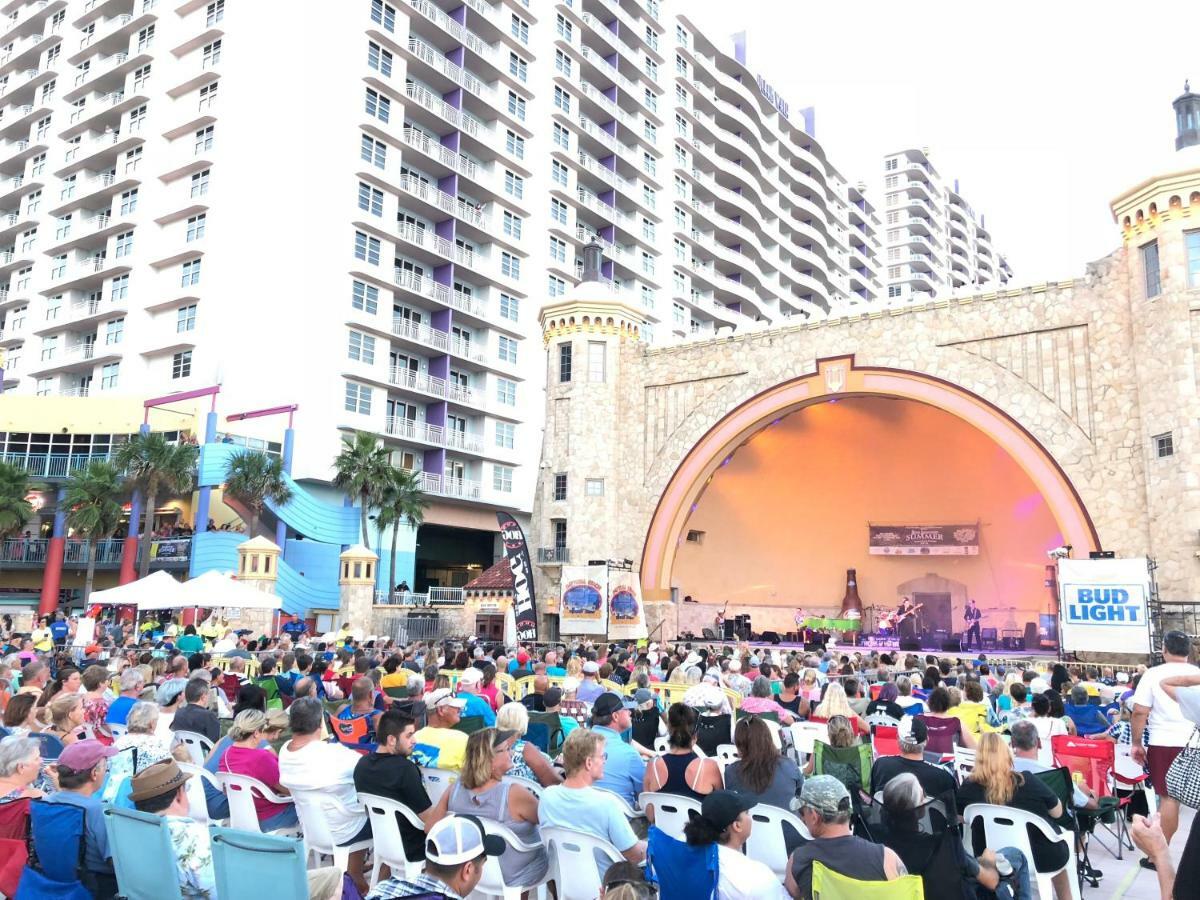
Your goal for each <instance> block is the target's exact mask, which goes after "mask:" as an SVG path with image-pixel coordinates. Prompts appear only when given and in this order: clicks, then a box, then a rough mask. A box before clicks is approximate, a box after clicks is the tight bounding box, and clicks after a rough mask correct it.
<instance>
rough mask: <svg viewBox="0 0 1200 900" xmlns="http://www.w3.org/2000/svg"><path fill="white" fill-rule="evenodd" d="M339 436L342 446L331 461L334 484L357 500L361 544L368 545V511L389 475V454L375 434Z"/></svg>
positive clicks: (363, 433) (363, 432)
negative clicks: (360, 519) (360, 521)
mask: <svg viewBox="0 0 1200 900" xmlns="http://www.w3.org/2000/svg"><path fill="white" fill-rule="evenodd" d="M342 440H343V441H344V442H345V446H344V447H343V448H342V452H341V453H339V454H338V455H337V459H335V460H334V461H333V468H334V476H333V486H334V487H336V488H337V489H338V490H341V491H345V492H346V494H347V496H349V497H350V498H351V499H352V500H354V499H356V500H358V504H359V509H360V512H361V514H362V538H363V546H364V547H370V546H371V541H370V537H369V536H368V534H367V513H368V511H369V510H370V508H371V507H372V506H373V505H374V504H375V498H376V496H377V495H378V492H379V491H380V490H381V489H382V487H383V486H384V485H385V484H387V482H388V479H389V478H390V475H389V473H390V472H391V471H392V466H391V463H390V462H389V459H388V456H389V454H388V451H387V449H386V448H385V447H383V446H382V445H380V443H379V441H377V440H376V439H375V438H374V436H372V435H370V434H367V433H366V432H365V431H356V432H355V433H354V436H353V437H349V436H344V437H343V438H342Z"/></svg>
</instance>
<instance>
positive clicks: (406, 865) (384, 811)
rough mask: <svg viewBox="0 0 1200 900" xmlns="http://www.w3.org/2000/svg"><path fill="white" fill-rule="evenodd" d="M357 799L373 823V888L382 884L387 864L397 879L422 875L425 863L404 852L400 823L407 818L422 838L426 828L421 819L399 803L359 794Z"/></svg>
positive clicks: (376, 796)
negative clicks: (381, 873) (382, 876)
mask: <svg viewBox="0 0 1200 900" xmlns="http://www.w3.org/2000/svg"><path fill="white" fill-rule="evenodd" d="M358 799H359V800H360V801H362V805H363V806H364V807H365V808H366V810H367V818H368V819H370V820H371V838H372V840H373V841H374V842H375V853H374V857H375V864H374V866H373V867H372V869H371V884H376V883H378V881H379V873H380V869H381V868H382V867H383V866H384V864H386V865H387V866H388V868H390V869H391V870H392V874H393V875H395V876H396V877H397V878H401V877H403V878H411V877H413V876H414V875H417V874H419V873H420V871H421V869H422V868H423V867H424V865H425V860H424V859H418V860H410V859H409V858H408V855H407V854H406V853H405V852H404V837H403V833H402V832H401V830H400V819H401V818H404V820H405V821H407V822H408V824H409V825H411V826H412V827H413V828H415V829H416V830H417V831H419V832H421V833H422V834H423V833H424V831H425V825H424V823H423V822H422V821H421V817H420V816H418V815H417V814H416V813H415V812H413V811H412V810H411V809H409V808H408V807H407V806H405V805H404V804H403V803H401V802H400V801H398V800H392V799H390V798H388V797H380V796H378V795H377V794H359V795H358Z"/></svg>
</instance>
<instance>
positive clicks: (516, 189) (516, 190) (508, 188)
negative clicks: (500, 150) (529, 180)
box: [504, 169, 525, 200]
mask: <svg viewBox="0 0 1200 900" xmlns="http://www.w3.org/2000/svg"><path fill="white" fill-rule="evenodd" d="M504 193H506V194H508V195H509V196H512V197H516V198H517V199H518V200H520V199H521V198H522V197H524V196H525V179H524V178H522V177H521V176H520V175H518V174H516V173H515V172H510V171H508V169H505V170H504Z"/></svg>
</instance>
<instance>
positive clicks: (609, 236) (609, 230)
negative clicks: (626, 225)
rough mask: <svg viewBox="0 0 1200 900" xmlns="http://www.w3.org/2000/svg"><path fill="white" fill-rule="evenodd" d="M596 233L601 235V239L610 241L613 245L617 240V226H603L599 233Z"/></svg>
mask: <svg viewBox="0 0 1200 900" xmlns="http://www.w3.org/2000/svg"><path fill="white" fill-rule="evenodd" d="M596 233H597V234H599V235H600V237H601V238H603V239H604V240H606V241H608V242H609V243H612V242H613V241H614V240H616V234H617V226H616V225H602V226H601V227H600V230H599V231H597V232H596Z"/></svg>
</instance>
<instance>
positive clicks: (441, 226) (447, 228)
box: [433, 219, 458, 241]
mask: <svg viewBox="0 0 1200 900" xmlns="http://www.w3.org/2000/svg"><path fill="white" fill-rule="evenodd" d="M457 221H458V220H457V219H444V220H443V221H441V222H438V223H437V224H436V225H434V226H433V230H434V232H435V233H436V234H437V236H438V237H440V238H445V239H446V240H448V241H452V240H454V226H455V223H456V222H457Z"/></svg>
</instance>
